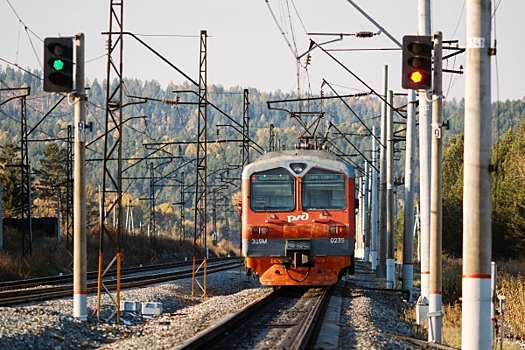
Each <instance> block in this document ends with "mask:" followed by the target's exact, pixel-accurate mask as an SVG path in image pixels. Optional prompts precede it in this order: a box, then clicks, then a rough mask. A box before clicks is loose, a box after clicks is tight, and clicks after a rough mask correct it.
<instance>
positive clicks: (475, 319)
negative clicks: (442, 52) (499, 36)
mask: <svg viewBox="0 0 525 350" xmlns="http://www.w3.org/2000/svg"><path fill="white" fill-rule="evenodd" d="M490 4H491V2H490V0H468V1H467V6H466V8H467V16H466V19H467V21H466V22H467V29H466V41H465V42H466V54H467V55H466V65H465V66H466V74H465V156H464V185H463V186H464V187H463V281H462V285H463V293H462V300H463V303H462V304H463V310H462V322H461V323H462V332H461V333H462V337H461V343H462V346H461V348H462V349H464V350H468V349H491V338H492V337H491V334H492V330H491V329H490V325H491V320H490V301H491V295H490V278H491V276H490V265H491V261H490V260H491V259H490V258H491V245H492V239H491V235H492V231H491V227H492V221H491V214H492V213H491V208H492V198H491V178H490V170H491V167H490V164H491V163H490V157H491V125H490V123H491V111H492V109H491V101H490V55H491V53H492V52H491V48H490V40H491V38H490V18H491V6H490Z"/></svg>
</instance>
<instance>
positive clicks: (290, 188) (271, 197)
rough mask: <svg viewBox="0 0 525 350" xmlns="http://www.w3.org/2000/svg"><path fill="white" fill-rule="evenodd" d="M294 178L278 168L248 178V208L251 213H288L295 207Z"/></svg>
mask: <svg viewBox="0 0 525 350" xmlns="http://www.w3.org/2000/svg"><path fill="white" fill-rule="evenodd" d="M294 180H295V178H294V177H293V176H292V175H291V174H290V173H289V172H288V171H287V170H285V169H283V168H278V169H272V170H268V171H262V172H260V173H254V174H252V175H251V176H250V208H251V209H252V210H253V211H290V210H293V209H294V207H295V203H294V197H295V185H294V183H295V182H294Z"/></svg>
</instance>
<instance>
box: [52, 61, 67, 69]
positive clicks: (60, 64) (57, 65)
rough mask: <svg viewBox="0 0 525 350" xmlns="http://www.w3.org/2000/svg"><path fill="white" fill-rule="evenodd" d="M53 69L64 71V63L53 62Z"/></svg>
mask: <svg viewBox="0 0 525 350" xmlns="http://www.w3.org/2000/svg"><path fill="white" fill-rule="evenodd" d="M53 68H55V70H62V69H64V61H62V60H55V61H53Z"/></svg>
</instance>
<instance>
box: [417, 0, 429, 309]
mask: <svg viewBox="0 0 525 350" xmlns="http://www.w3.org/2000/svg"><path fill="white" fill-rule="evenodd" d="M430 30H431V28H430V0H419V1H418V34H419V35H430ZM429 100H430V98H429V96H428V92H427V91H426V90H420V91H419V177H420V180H419V181H420V185H419V197H420V206H419V208H420V226H419V227H420V232H421V242H420V247H421V257H420V262H421V296H422V299H423V300H425V298H428V285H429V279H430V261H429V259H430V123H431V120H432V113H431V111H430V108H429ZM423 303H425V301H423Z"/></svg>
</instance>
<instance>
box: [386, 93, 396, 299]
mask: <svg viewBox="0 0 525 350" xmlns="http://www.w3.org/2000/svg"><path fill="white" fill-rule="evenodd" d="M387 101H388V109H387V110H388V112H387V114H386V116H387V121H386V135H387V136H386V137H387V140H386V237H387V242H386V288H390V289H394V288H395V287H396V267H395V232H394V216H395V210H394V176H393V168H394V130H393V128H394V123H393V114H394V110H393V109H392V107H391V106H392V105H393V103H394V93H393V91H392V90H389V91H388V97H387Z"/></svg>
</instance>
